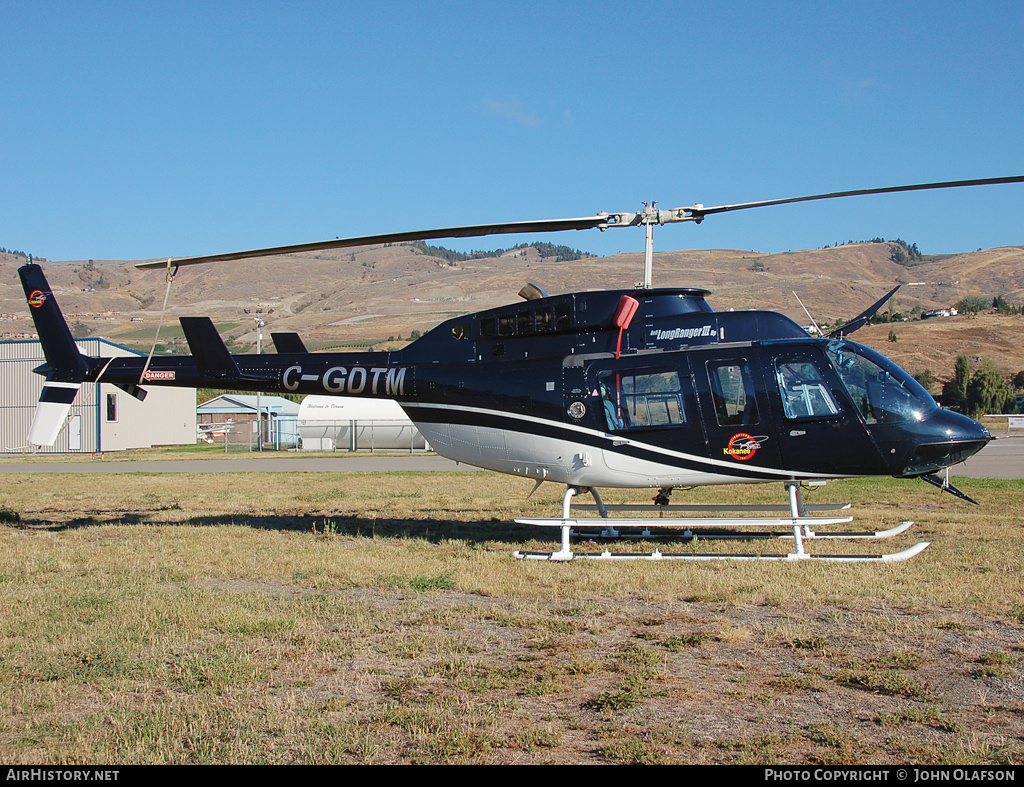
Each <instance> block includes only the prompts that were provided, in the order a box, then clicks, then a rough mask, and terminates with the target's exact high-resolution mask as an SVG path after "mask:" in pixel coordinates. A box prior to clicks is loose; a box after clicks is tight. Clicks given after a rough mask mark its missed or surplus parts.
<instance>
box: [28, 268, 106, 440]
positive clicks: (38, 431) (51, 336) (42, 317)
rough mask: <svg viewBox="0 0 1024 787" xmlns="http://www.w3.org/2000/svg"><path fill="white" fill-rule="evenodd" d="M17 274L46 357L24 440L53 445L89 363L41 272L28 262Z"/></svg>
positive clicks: (39, 370)
mask: <svg viewBox="0 0 1024 787" xmlns="http://www.w3.org/2000/svg"><path fill="white" fill-rule="evenodd" d="M18 275H19V276H20V277H21V284H22V287H24V288H25V297H26V298H27V299H28V306H29V311H30V312H31V313H32V321H33V322H34V323H35V326H36V333H37V334H39V342H40V344H42V346H43V355H45V356H46V363H45V364H44V365H43V366H42V367H40V368H39V369H37V370H36V371H38V372H39V373H40V374H45V375H46V382H45V383H43V392H42V394H41V395H40V397H39V403H38V404H37V405H36V411H35V414H34V415H33V416H32V425H31V427H29V433H28V441H29V442H30V443H32V444H34V445H53V444H54V442H56V440H57V435H59V434H60V430H61V429H62V428H63V426H64V422H65V421H66V420H67V417H68V413H69V412H70V411H71V405H72V403H73V402H74V401H75V395H76V394H77V393H78V390H79V389H80V388H81V387H82V382H83V381H84V380H85V377H86V374H87V373H88V371H89V364H88V361H87V360H86V358H85V356H83V355H82V353H81V352H80V351H79V349H78V345H76V344H75V340H74V338H73V337H72V336H71V329H70V328H68V324H67V321H66V320H65V319H64V315H63V314H61V311H60V307H59V306H58V305H57V299H56V298H54V297H53V291H52V290H51V289H50V285H49V283H48V282H47V281H46V277H45V276H44V275H43V269H42V268H40V267H39V266H38V265H36V264H35V263H31V262H30V263H29V264H28V265H23V266H22V267H20V268H19V269H18Z"/></svg>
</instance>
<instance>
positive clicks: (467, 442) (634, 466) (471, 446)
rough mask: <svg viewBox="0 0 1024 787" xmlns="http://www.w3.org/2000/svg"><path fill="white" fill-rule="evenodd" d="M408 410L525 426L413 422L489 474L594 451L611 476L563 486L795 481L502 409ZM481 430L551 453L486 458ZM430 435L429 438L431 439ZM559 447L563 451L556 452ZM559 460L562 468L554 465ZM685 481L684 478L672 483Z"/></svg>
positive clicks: (586, 471) (781, 473)
mask: <svg viewBox="0 0 1024 787" xmlns="http://www.w3.org/2000/svg"><path fill="white" fill-rule="evenodd" d="M410 406H415V407H423V408H429V409H433V410H441V411H461V412H472V413H479V414H482V415H489V416H495V417H499V418H504V419H512V420H514V421H518V422H521V423H522V424H523V428H520V429H497V428H494V427H482V426H468V425H467V426H463V425H461V424H450V423H445V424H431V423H420V422H417V424H416V425H417V427H418V428H419V430H420V431H421V432H422V433H423V434H424V436H425V437H427V439H428V441H429V442H430V444H431V445H432V446H433V447H434V448H435V450H437V452H438V453H440V454H442V455H444V456H448V457H449V458H451V459H455V460H456V461H462V462H467V463H469V464H474V465H477V466H480V467H487V468H489V469H492V470H500V471H501V472H515V471H514V470H510V469H508V468H509V466H510V465H524V466H525V465H533V466H547V467H551V468H552V472H554V470H553V468H554V467H555V466H558V467H562V468H563V471H568V470H569V469H570V467H571V465H572V460H573V457H572V456H569V457H566V456H565V454H566V449H571V451H572V453H574V454H576V456H578V457H581V458H582V457H585V456H586V455H587V454H588V453H589V454H590V458H591V460H593V459H594V452H597V453H599V454H600V455H601V463H600V464H601V465H602V466H603V467H604V468H605V469H606V470H607V472H608V474H609V477H608V478H604V479H602V480H600V481H597V480H595V481H589V482H588V481H583V480H569V481H566V482H567V483H584V484H585V483H589V484H590V485H593V486H599V485H604V486H615V485H617V484H616V483H615V479H616V478H619V477H620V476H621V474H622V473H623V472H632V473H635V474H636V475H638V476H644V477H645V478H647V479H649V480H647V481H645V482H643V483H639V484H638V485H640V486H657V485H659V483H662V481H656V480H653V479H671V480H665V481H664V483H666V485H668V484H685V483H716V482H717V483H743V482H748V483H756V482H758V481H768V480H771V478H772V477H774V478H777V479H779V480H785V479H789V478H793V477H794V473H793V472H792V471H788V470H780V469H777V468H771V467H762V466H753V467H744V468H740V467H738V466H737V465H736V464H735V463H734V462H733V463H730V462H726V461H722V460H720V459H711V458H708V457H706V456H698V455H695V454H688V453H685V452H682V451H674V450H672V449H669V448H663V447H661V446H657V445H652V444H650V443H646V442H643V441H641V440H637V439H636V438H634V437H625V436H622V435H617V434H610V433H608V432H603V431H600V430H598V429H592V428H589V427H586V426H582V425H580V424H571V423H563V422H559V421H551V420H548V419H544V418H538V417H536V416H529V415H522V414H519V413H510V412H505V411H502V410H493V409H489V408H483V407H467V406H464V405H450V404H440V403H426V402H417V403H415V405H413V403H410ZM533 424H545V425H549V426H551V427H553V428H556V429H561V430H566V431H569V432H576V433H579V434H581V435H591V436H596V437H598V438H600V439H601V440H602V441H609V442H611V441H614V442H615V443H618V444H620V445H623V446H632V447H635V448H641V449H643V450H645V451H650V452H652V453H655V454H659V455H660V456H662V457H664V460H665V461H664V463H662V462H658V461H653V460H648V459H639V458H636V457H629V456H627V455H625V454H623V453H620V452H618V451H615V448H614V446H612V445H609V446H607V447H606V448H595V447H594V446H592V445H590V444H587V443H573V442H571V441H568V440H562V439H559V438H551V437H542V436H540V435H537V434H536V430H535V429H531V428H530V426H531V425H533ZM439 427H444V428H445V429H447V430H448V432H449V434H450V435H451V437H450V438H449V439H445V437H444V434H443V433H442V432H441V431H440V429H439ZM480 430H485V431H484V434H490V435H492V436H491V437H490V438H488V439H485V440H483V441H482V442H483V443H484V444H486V445H489V446H494V445H495V443H496V442H497V440H496V439H495V438H496V436H497V434H498V433H501V434H503V435H505V438H503V443H504V444H507V441H508V440H511V442H512V444H513V445H515V444H517V443H520V442H521V437H520V436H523V435H528V436H529V439H530V440H531V441H533V442H534V443H535V444H546V445H547V446H548V448H549V449H550V450H542V451H540V452H538V453H539V454H540V455H539V456H536V457H535V458H532V459H526V458H522V459H519V458H515V459H506V458H504V457H496V456H488V455H487V453H486V452H484V451H482V450H481V447H482V446H481V441H480V440H479V439H476V438H477V436H478V435H480V434H481V432H480ZM431 435H433V437H431ZM449 440H451V441H453V442H452V444H451V445H445V448H447V449H448V450H449V451H451V452H452V453H458V454H459V455H458V456H449V453H448V452H447V451H442V450H440V447H441V446H442V445H443V444H447V443H449ZM559 449H561V450H559ZM605 453H608V454H611V455H613V456H614V457H615V462H614V464H615V465H617V466H623V467H624V466H625V465H626V464H628V465H629V466H630V467H631V470H629V471H626V470H623V469H613V468H611V467H609V465H608V463H607V462H606V461H605V459H604V454H605ZM672 460H684V461H687V462H691V463H693V464H696V465H698V466H703V467H705V468H706V470H704V471H701V470H696V469H688V468H686V469H684V468H680V467H679V466H678V465H677V464H675V463H673V461H672ZM559 462H562V464H561V465H559V464H558V463H559ZM598 469H599V468H598V467H597V465H596V464H591V465H588V466H584V467H583V468H576V469H575V470H574V471H573V472H572V473H571V474H570V475H572V476H573V477H576V476H579V477H580V478H582V477H585V476H587V475H590V474H596V471H597V470H598ZM736 470H748V471H751V472H755V473H762V474H764V475H765V476H768V478H764V477H762V478H746V477H743V476H737V475H734V473H735V471H736ZM517 474H519V475H527V473H517ZM529 475H530V477H535V476H534V474H529ZM796 475H800V476H806V477H815V478H841V477H843V476H841V475H838V474H835V473H814V474H806V473H798V474H796ZM676 479H684V480H676ZM551 480H560V481H561V480H564V479H563V478H557V479H556V478H552V479H551Z"/></svg>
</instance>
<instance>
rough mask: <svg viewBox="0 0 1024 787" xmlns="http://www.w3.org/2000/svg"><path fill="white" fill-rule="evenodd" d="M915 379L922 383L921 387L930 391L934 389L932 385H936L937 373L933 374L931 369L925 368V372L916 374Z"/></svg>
mask: <svg viewBox="0 0 1024 787" xmlns="http://www.w3.org/2000/svg"><path fill="white" fill-rule="evenodd" d="M914 379H915V380H917V381H918V382H919V383H921V387H922V388H924V389H925V390H926V391H929V392H930V391H931V390H932V386H933V385H935V375H934V374H932V370H931V369H925V370H924V371H923V372H918V373H917V374H915V375H914Z"/></svg>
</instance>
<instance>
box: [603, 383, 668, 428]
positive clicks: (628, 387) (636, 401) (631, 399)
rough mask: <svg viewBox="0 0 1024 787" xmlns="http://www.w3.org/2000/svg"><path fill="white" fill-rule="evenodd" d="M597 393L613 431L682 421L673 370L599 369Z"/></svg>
mask: <svg viewBox="0 0 1024 787" xmlns="http://www.w3.org/2000/svg"><path fill="white" fill-rule="evenodd" d="M598 394H599V395H600V397H601V404H602V409H603V411H604V415H605V422H606V423H607V425H608V428H609V429H610V430H613V431H614V430H618V429H632V428H636V427H649V426H673V425H680V424H685V423H686V413H685V410H684V409H683V393H682V388H681V387H680V384H679V374H678V373H676V372H636V371H621V372H602V373H601V374H600V375H599V377H598Z"/></svg>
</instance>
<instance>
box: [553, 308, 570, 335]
mask: <svg viewBox="0 0 1024 787" xmlns="http://www.w3.org/2000/svg"><path fill="white" fill-rule="evenodd" d="M568 329H569V304H568V303H559V304H557V305H556V306H555V330H556V331H565V330H568Z"/></svg>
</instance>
